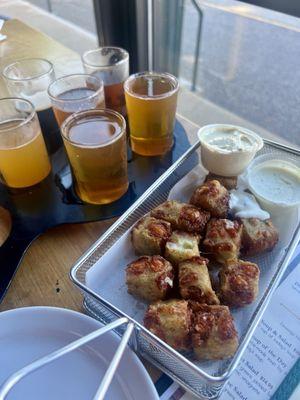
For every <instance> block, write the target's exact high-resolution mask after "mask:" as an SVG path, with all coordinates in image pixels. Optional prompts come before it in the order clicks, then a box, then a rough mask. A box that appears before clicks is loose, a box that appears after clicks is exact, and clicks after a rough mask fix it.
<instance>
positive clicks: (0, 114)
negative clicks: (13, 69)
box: [0, 97, 51, 188]
mask: <svg viewBox="0 0 300 400" xmlns="http://www.w3.org/2000/svg"><path fill="white" fill-rule="evenodd" d="M50 170H51V166H50V162H49V158H48V154H47V150H46V146H45V142H44V138H43V135H42V133H41V128H40V124H39V121H38V118H37V115H36V112H35V110H34V107H33V105H32V104H31V103H30V102H29V101H28V100H24V99H20V98H12V97H8V98H4V99H1V100H0V180H1V182H2V183H4V184H5V185H7V186H9V187H11V188H25V187H29V186H33V185H35V184H37V183H39V182H41V181H42V180H43V179H44V178H46V176H47V175H48V174H49V173H50Z"/></svg>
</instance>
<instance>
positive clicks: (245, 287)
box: [219, 260, 260, 307]
mask: <svg viewBox="0 0 300 400" xmlns="http://www.w3.org/2000/svg"><path fill="white" fill-rule="evenodd" d="M259 273H260V271H259V268H258V266H257V265H256V264H254V263H252V262H250V261H242V260H236V261H231V262H230V263H229V264H228V265H226V266H225V267H223V268H221V270H220V272H219V278H220V298H221V301H222V303H224V304H227V305H229V306H234V307H242V306H245V305H247V304H251V303H252V302H253V301H254V300H255V299H256V297H257V294H258V283H259Z"/></svg>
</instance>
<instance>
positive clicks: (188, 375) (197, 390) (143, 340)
mask: <svg viewBox="0 0 300 400" xmlns="http://www.w3.org/2000/svg"><path fill="white" fill-rule="evenodd" d="M264 142H265V146H264V148H263V149H262V150H261V151H260V152H259V154H264V153H272V152H276V153H284V154H293V156H294V157H295V158H296V159H298V158H299V160H300V152H299V151H298V150H297V149H293V148H290V147H287V146H283V145H281V144H278V143H276V142H272V141H269V140H265V141H264ZM199 147H200V142H196V143H195V144H194V145H193V146H192V147H191V148H190V149H189V150H188V151H187V152H186V153H185V154H184V155H183V156H182V157H181V158H179V159H178V160H177V161H176V162H175V163H174V164H173V165H172V166H171V167H170V168H169V169H168V170H167V171H166V172H165V173H164V174H163V175H162V176H161V177H160V178H159V179H158V180H157V181H156V182H155V183H154V184H153V185H152V186H151V187H150V188H149V189H148V190H147V191H146V192H145V193H144V194H143V195H142V196H141V197H140V198H139V199H138V200H137V201H136V202H135V203H134V204H133V205H132V206H131V207H130V208H129V209H128V210H127V211H126V212H125V213H124V214H123V215H122V216H121V217H120V218H119V219H118V220H117V221H116V222H115V223H114V224H113V225H112V226H111V227H110V228H109V229H108V230H107V231H106V233H105V234H104V235H103V236H101V237H100V239H99V240H97V241H96V242H95V244H94V245H93V246H92V247H91V248H90V249H89V250H88V251H87V252H86V253H85V254H84V255H83V256H82V257H81V258H80V259H79V260H78V261H77V263H76V264H75V265H74V267H73V268H72V270H71V279H72V280H73V282H74V283H75V284H76V285H77V286H78V287H79V288H80V289H81V290H82V291H83V293H84V296H85V300H84V305H85V307H86V309H87V311H88V312H89V313H90V314H91V315H92V316H94V317H95V318H97V319H99V320H100V321H102V322H103V323H105V324H108V323H110V322H112V321H114V320H116V319H117V318H120V317H126V318H128V319H129V320H130V321H132V322H133V323H134V324H135V334H134V335H133V336H132V339H131V342H130V346H131V347H132V349H133V350H134V351H136V352H137V353H138V354H139V355H141V356H142V357H144V358H145V359H147V360H149V361H150V362H151V363H152V364H154V365H155V366H157V367H158V368H160V369H161V370H163V371H164V372H165V373H166V374H168V375H169V376H171V377H172V378H173V379H174V380H175V381H177V382H178V383H179V384H180V385H181V386H183V387H184V388H185V389H187V390H188V391H190V392H192V393H193V394H194V395H196V396H197V397H198V398H203V399H215V398H217V397H218V396H219V395H220V392H221V390H222V387H223V386H224V384H225V382H226V381H227V380H228V378H229V377H230V375H231V374H232V372H233V371H234V369H235V368H236V367H237V365H238V363H239V361H240V359H241V357H242V355H243V353H244V350H245V348H246V346H247V345H248V343H249V341H250V339H251V336H252V334H253V332H254V330H255V328H256V327H257V325H258V323H259V321H260V319H261V317H262V314H263V312H264V310H265V308H266V306H267V305H268V303H269V301H270V298H271V296H272V294H273V292H274V290H275V288H276V286H277V285H278V283H279V281H280V278H281V276H282V274H283V272H284V270H285V268H286V267H287V265H288V263H289V260H290V258H291V256H292V254H293V251H294V249H295V247H296V245H297V243H298V241H299V239H300V224H298V226H297V229H296V231H295V233H294V235H293V237H292V238H291V241H290V243H289V245H288V247H287V249H286V251H285V253H284V256H282V257H281V260H280V262H279V263H278V268H277V269H276V271H275V273H274V274H273V276H272V279H271V280H270V282H269V283H268V287H267V290H266V291H265V292H264V293H263V296H262V298H261V300H260V302H259V304H258V305H257V308H256V310H255V312H254V313H253V315H252V318H251V320H250V322H249V324H248V328H247V330H246V331H245V332H244V334H243V336H242V337H241V338H240V345H239V348H238V350H237V352H236V354H235V356H234V357H233V358H232V359H231V360H224V361H221V362H220V365H219V368H218V371H217V372H216V373H214V374H209V373H207V372H206V371H205V370H204V369H203V368H199V367H198V366H196V365H195V364H194V363H193V362H192V361H190V360H189V359H187V358H186V357H184V356H183V355H182V354H180V353H178V352H177V351H175V350H174V349H172V348H171V347H170V346H168V345H167V344H166V343H164V342H163V341H161V340H160V339H159V338H157V337H156V336H154V335H153V334H152V333H151V332H149V331H148V330H147V329H145V328H144V327H143V326H142V325H141V324H140V323H139V322H137V321H135V320H134V319H132V318H131V317H130V316H129V315H126V314H125V313H124V312H122V310H120V309H118V308H117V307H115V306H114V305H113V304H112V303H110V302H108V301H107V300H105V299H104V298H102V297H101V296H100V295H99V294H97V293H95V292H94V291H92V290H91V289H90V288H89V287H87V285H86V281H85V277H86V273H87V271H88V270H89V269H90V268H91V267H92V266H93V265H94V264H95V262H97V261H98V260H99V259H100V258H101V257H102V256H103V254H104V253H105V252H106V251H107V250H108V249H110V248H111V247H112V246H113V244H114V243H115V242H116V241H117V240H118V239H119V238H120V237H121V236H122V235H123V234H124V233H125V232H126V231H127V230H128V229H129V228H130V227H131V226H132V225H133V224H134V223H135V222H136V221H137V220H138V219H139V218H141V217H142V216H143V215H144V214H146V213H148V212H149V211H150V210H151V209H152V208H154V207H156V206H157V205H159V204H160V203H162V202H164V201H165V200H166V199H167V197H168V194H169V192H170V190H171V189H172V187H173V186H174V185H175V184H176V183H177V182H178V181H179V180H180V179H182V178H183V177H184V176H185V174H186V173H187V172H189V171H190V170H191V169H192V168H193V167H194V166H195V164H196V163H197V161H196V158H198V157H195V156H196V154H197V149H198V148H199Z"/></svg>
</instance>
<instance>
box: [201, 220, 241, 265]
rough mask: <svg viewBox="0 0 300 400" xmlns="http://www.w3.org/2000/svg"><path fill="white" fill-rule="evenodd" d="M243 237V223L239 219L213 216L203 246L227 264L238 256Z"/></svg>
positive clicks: (219, 260)
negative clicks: (233, 219) (232, 219)
mask: <svg viewBox="0 0 300 400" xmlns="http://www.w3.org/2000/svg"><path fill="white" fill-rule="evenodd" d="M241 238H242V224H241V223H240V222H239V221H231V220H229V219H215V218H212V219H211V220H210V221H209V223H208V224H207V229H206V236H205V239H204V241H203V246H204V248H205V251H206V252H208V253H211V254H212V255H213V257H214V258H215V260H216V261H218V262H219V263H221V264H226V263H227V262H228V261H229V260H235V259H237V258H238V256H239V252H240V247H241Z"/></svg>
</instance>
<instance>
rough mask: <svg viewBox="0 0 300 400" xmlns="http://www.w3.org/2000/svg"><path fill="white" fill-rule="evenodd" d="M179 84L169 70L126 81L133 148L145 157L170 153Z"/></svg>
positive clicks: (142, 75) (142, 74)
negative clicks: (168, 72)
mask: <svg viewBox="0 0 300 400" xmlns="http://www.w3.org/2000/svg"><path fill="white" fill-rule="evenodd" d="M178 88H179V84H178V81H177V79H176V78H175V77H174V76H173V75H171V74H167V73H156V72H141V73H137V74H134V75H131V76H130V77H129V78H128V79H127V80H126V82H125V84H124V89H125V98H126V107H127V113H128V120H129V128H130V141H131V147H132V150H133V151H134V152H135V153H137V154H141V155H144V156H157V155H161V154H164V153H166V152H167V151H168V150H170V149H171V147H172V145H173V130H174V125H175V115H176V106H177V93H178Z"/></svg>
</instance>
